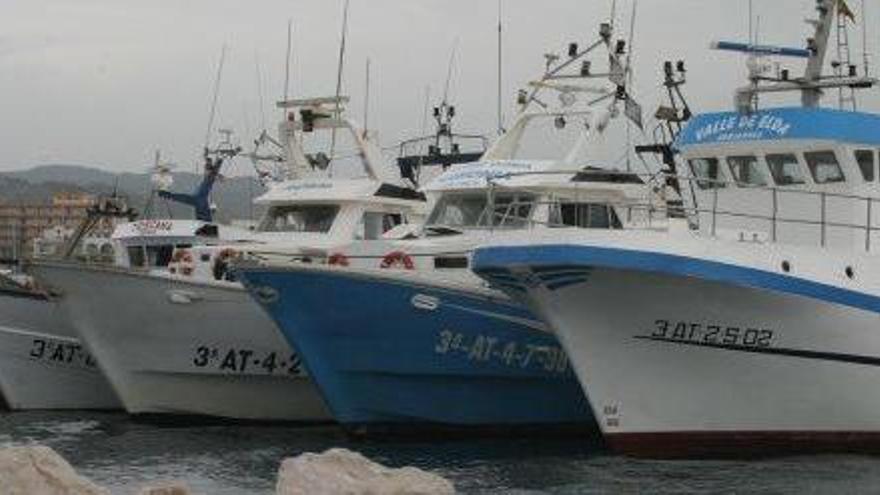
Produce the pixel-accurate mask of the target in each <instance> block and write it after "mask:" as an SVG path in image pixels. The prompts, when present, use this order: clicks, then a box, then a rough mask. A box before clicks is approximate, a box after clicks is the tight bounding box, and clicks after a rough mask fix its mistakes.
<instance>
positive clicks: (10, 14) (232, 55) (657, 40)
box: [0, 0, 880, 171]
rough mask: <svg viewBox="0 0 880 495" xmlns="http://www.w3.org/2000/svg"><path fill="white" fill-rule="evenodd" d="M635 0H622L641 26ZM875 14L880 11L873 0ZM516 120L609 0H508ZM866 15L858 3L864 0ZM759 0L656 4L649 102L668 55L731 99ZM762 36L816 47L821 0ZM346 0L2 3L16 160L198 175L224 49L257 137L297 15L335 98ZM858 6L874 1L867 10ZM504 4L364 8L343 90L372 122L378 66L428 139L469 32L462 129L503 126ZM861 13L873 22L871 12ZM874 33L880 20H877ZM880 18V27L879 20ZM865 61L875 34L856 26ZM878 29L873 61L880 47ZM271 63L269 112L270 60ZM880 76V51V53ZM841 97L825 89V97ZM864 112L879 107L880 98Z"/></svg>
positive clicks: (296, 71)
mask: <svg viewBox="0 0 880 495" xmlns="http://www.w3.org/2000/svg"><path fill="white" fill-rule="evenodd" d="M631 1H632V0H619V1H618V33H619V34H620V35H623V36H626V35H627V34H626V33H625V31H627V30H628V24H629V12H630V9H631ZM868 1H869V4H871V5H869V7H873V6H875V5H876V9H875V11H873V12H869V13H868V14H869V22H871V21H872V20H873V19H878V16H880V5H877V3H878V2H877V1H876V0H868ZM502 2H503V3H502V11H503V17H504V23H505V44H504V49H505V57H504V61H505V71H504V72H505V74H504V77H505V81H504V83H505V84H504V102H505V113H506V114H507V115H509V114H510V113H511V111H512V107H513V105H512V103H513V98H514V94H515V91H516V89H517V88H518V87H520V86H521V85H523V84H524V83H525V82H526V81H527V80H528V79H530V78H534V77H535V76H537V75H538V72H539V69H540V68H541V66H542V63H543V57H542V54H543V53H545V52H547V51H558V52H562V51H563V50H564V47H565V44H566V43H567V42H568V41H580V42H582V43H583V42H586V41H588V40H592V39H594V38H595V32H596V28H597V25H598V23H599V22H600V21H601V20H604V19H605V18H607V16H608V12H609V9H610V7H609V5H610V0H544V1H540V2H539V1H535V0H502ZM850 3H851V4H852V7H853V9H854V10H857V11H859V10H860V9H859V7H860V6H861V1H860V0H850ZM747 5H748V3H747V1H746V0H640V1H639V12H638V20H637V29H636V39H635V46H636V53H635V58H636V68H635V71H636V72H635V78H636V93H637V94H638V97H639V99H640V100H641V102H642V103H643V105H644V106H645V109H646V111H648V112H653V109H654V108H655V107H656V105H657V103H658V102H659V101H660V100H659V98H660V93H659V91H658V89H659V88H658V86H659V82H660V80H659V65H660V63H661V61H662V60H664V59H666V58H684V59H685V60H687V62H688V66H689V70H690V73H689V75H690V82H689V84H688V86H687V88H686V92H687V94H688V95H689V98H690V101H691V103H692V105H693V106H694V107H695V108H696V109H698V110H718V109H727V108H729V107H730V104H731V94H732V90H733V89H734V88H735V87H736V86H737V85H740V84H742V82H743V81H744V75H745V64H744V60H743V59H742V58H740V57H738V56H736V55H730V54H723V53H718V52H712V51H710V50H709V49H708V45H709V42H710V41H711V40H714V39H719V38H734V39H744V38H745V37H746V33H747V29H748V18H747ZM754 5H755V12H756V14H757V15H759V16H760V19H761V21H760V25H761V26H760V36H761V41H762V42H768V43H784V44H789V45H798V46H800V45H802V43H803V39H804V38H805V37H806V35H807V34H808V32H809V28H808V27H807V26H806V25H805V24H804V23H803V22H802V20H803V19H804V18H807V17H811V16H812V15H813V14H812V12H811V9H812V7H813V5H814V1H813V0H754ZM341 10H342V0H338V1H337V0H259V1H243V0H186V1H180V0H152V1H149V2H145V1H130V0H76V1H70V0H2V7H0V109H2V117H0V145H2V148H0V149H2V150H3V151H2V157H0V170H11V169H17V168H24V167H29V166H32V165H37V164H41V163H78V164H84V165H96V166H100V167H103V168H107V169H111V170H116V171H136V170H142V169H144V167H146V165H147V164H148V163H149V162H150V161H151V160H152V153H153V150H154V149H156V148H160V149H161V150H162V151H163V154H164V155H166V156H168V157H169V158H171V159H173V160H175V161H178V162H179V163H181V165H182V166H183V167H185V168H189V167H191V164H192V163H193V161H194V159H195V157H196V156H197V155H198V153H199V149H200V147H201V146H202V144H203V139H204V134H205V128H206V125H207V120H208V109H209V106H210V99H211V87H212V85H213V80H214V73H215V71H216V64H217V59H218V57H219V54H220V47H221V46H222V45H223V44H224V43H227V44H228V46H229V53H228V57H227V64H226V70H225V73H224V76H223V80H222V87H221V91H220V105H219V113H218V119H217V124H218V125H220V126H225V127H232V128H234V129H235V130H236V132H237V134H238V136H239V137H241V138H242V139H246V140H250V139H251V137H252V136H254V135H255V134H256V132H257V131H258V129H259V128H261V126H262V124H261V120H262V114H263V113H265V115H266V124H267V125H268V126H269V127H270V128H272V129H274V125H275V121H276V120H277V118H278V113H277V111H275V110H274V105H273V102H274V101H275V100H276V99H277V98H278V97H279V96H280V94H281V90H282V82H283V60H284V49H285V29H286V22H287V19H288V18H292V19H293V22H294V30H295V33H294V59H295V60H294V65H293V70H292V85H291V86H292V93H293V95H294V96H297V97H303V96H317V95H326V94H331V93H332V92H333V89H334V83H335V66H336V53H337V50H338V36H339V25H340V20H341ZM857 13H858V14H860V11H859V12H857ZM496 16H497V1H496V0H352V2H351V14H350V23H349V25H350V30H349V47H348V52H347V65H346V71H345V92H346V93H348V94H350V95H351V96H352V105H351V110H352V112H353V115H354V116H355V117H356V118H357V119H358V120H360V119H361V118H362V115H361V114H362V110H361V109H362V108H363V103H362V101H363V85H364V82H363V80H364V62H365V59H366V57H370V58H371V60H372V68H373V70H372V73H373V77H372V81H371V86H372V92H371V104H370V108H371V111H370V115H371V117H370V126H371V127H372V128H377V129H378V130H379V131H380V136H381V141H382V142H383V143H384V144H393V143H394V142H396V141H398V140H399V139H402V138H405V137H408V136H412V135H413V134H417V133H418V132H419V127H420V125H421V120H422V118H421V114H422V104H423V94H424V91H425V86H426V85H430V86H431V91H432V94H433V95H434V97H435V99H436V98H439V94H440V93H441V91H442V86H443V82H444V79H445V73H446V67H447V63H448V59H449V55H450V51H451V49H452V46H453V44H454V43H455V40H456V39H458V46H459V51H458V61H457V63H456V65H455V70H454V77H453V81H452V87H451V95H452V98H453V99H454V101H455V103H456V104H457V106H458V107H459V109H460V116H459V118H458V124H459V126H460V128H461V129H462V130H471V131H478V132H491V131H492V130H493V129H494V126H495V94H496V89H495V88H496V83H495V70H496V69H495V64H496V61H495V50H496V45H495V30H496ZM860 17H861V16H860ZM869 25H870V24H869ZM874 25H876V22H874ZM852 36H853V46H854V55H856V56H857V57H858V59H859V60H861V34H860V31H858V30H854V31H853V33H852ZM878 40H880V32H878V31H876V30H875V31H874V32H873V33H871V40H870V48H869V51H870V52H871V53H880V49H878V48H880V47H878ZM257 58H259V60H260V64H261V66H262V79H263V93H264V96H265V98H264V100H265V105H264V108H263V110H262V111H261V108H260V101H259V98H258V94H259V92H258V86H257V71H256V63H255V60H256V59H257ZM876 62H877V64H878V70H880V58H878V60H876ZM833 103H834V99H833V98H832V97H831V95H830V96H829V97H827V99H826V104H828V105H831V104H833ZM861 106H862V108H863V109H866V110H869V111H876V110H878V106H880V97H878V93H877V91H874V92H872V93H871V94H869V95H866V96H865V97H863V98H862V105H861Z"/></svg>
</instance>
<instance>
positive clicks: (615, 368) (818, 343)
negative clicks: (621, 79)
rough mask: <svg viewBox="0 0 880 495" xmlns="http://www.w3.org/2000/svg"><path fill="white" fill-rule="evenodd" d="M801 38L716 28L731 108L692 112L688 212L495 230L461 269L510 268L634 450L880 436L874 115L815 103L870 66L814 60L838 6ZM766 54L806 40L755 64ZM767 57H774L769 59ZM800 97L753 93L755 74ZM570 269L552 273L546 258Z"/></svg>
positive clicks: (763, 451)
mask: <svg viewBox="0 0 880 495" xmlns="http://www.w3.org/2000/svg"><path fill="white" fill-rule="evenodd" d="M848 12H850V11H848V9H847V10H844V7H843V6H842V5H841V4H839V3H838V2H837V1H831V0H820V1H819V2H818V19H817V20H815V21H812V24H813V25H814V28H815V33H814V34H813V36H812V37H811V39H810V41H809V43H808V47H807V48H805V49H800V48H787V47H767V46H759V45H755V44H753V43H748V44H736V43H719V44H717V45H716V46H717V47H718V48H721V49H732V50H736V51H743V52H746V53H747V54H748V55H749V67H750V70H751V74H750V76H751V77H750V79H751V80H750V83H749V85H748V86H746V87H744V88H741V89H739V90H738V91H737V98H736V101H737V107H738V108H737V111H734V112H721V113H710V114H703V115H698V116H696V117H695V118H694V119H693V120H692V121H691V122H690V123H689V124H688V126H687V127H686V128H685V129H684V131H683V132H682V133H681V134H680V135H679V136H678V138H677V141H676V143H675V147H676V148H677V149H678V150H679V151H680V156H681V159H682V162H683V163H685V164H687V166H688V168H689V169H690V174H689V175H688V176H686V177H681V178H680V180H681V181H684V183H686V184H688V186H687V187H686V188H685V189H689V190H690V191H691V194H690V195H689V197H690V198H691V202H692V204H691V205H689V206H688V208H687V209H688V212H689V214H690V216H691V221H692V222H693V223H694V224H695V226H696V230H693V231H686V232H681V231H678V232H656V231H645V232H638V231H627V230H620V231H613V232H611V231H608V232H604V233H600V235H595V236H585V235H581V234H578V233H576V232H561V233H558V234H556V235H553V236H550V235H544V234H541V235H538V236H534V237H532V238H530V239H525V238H520V239H506V240H505V241H504V242H501V243H499V244H498V245H496V246H491V247H486V248H485V249H480V250H478V252H477V253H476V255H475V260H474V270H475V271H476V272H477V273H478V274H480V275H481V276H483V277H484V278H485V279H486V280H488V281H490V282H492V283H495V284H505V286H510V285H512V286H513V287H515V288H516V289H517V290H518V291H519V293H520V294H522V297H524V298H525V299H526V300H527V301H528V302H529V304H530V306H531V307H532V308H534V309H535V311H536V312H537V313H538V314H540V315H541V317H542V319H543V321H545V322H546V323H547V324H548V325H550V326H551V327H552V328H553V330H554V331H555V332H556V333H557V334H558V335H559V338H560V340H561V342H562V344H563V346H564V348H565V350H566V352H567V354H568V356H569V358H570V359H571V361H572V364H573V366H574V368H575V370H576V372H577V374H578V377H579V379H580V381H581V384H582V385H583V387H584V389H585V390H586V391H587V392H588V393H589V396H590V399H591V404H592V406H593V411H594V413H595V415H596V417H597V420H598V422H599V425H600V427H601V428H602V431H603V433H604V435H605V437H606V439H607V441H608V443H609V445H610V446H611V447H612V448H613V449H614V450H616V451H618V452H621V453H625V454H631V455H635V456H645V457H678V456H681V457H705V456H724V455H767V454H773V453H779V452H786V453H789V452H794V453H809V452H817V451H819V452H835V451H836V452H856V451H868V450H877V448H878V447H880V421H878V416H877V411H878V410H880V393H878V390H877V383H880V338H878V337H877V333H876V331H877V321H878V320H877V317H878V312H880V286H878V284H877V281H878V280H880V279H878V275H880V263H878V258H877V254H876V252H877V251H876V249H877V248H876V246H877V242H878V236H877V232H876V231H877V227H878V222H877V218H876V217H877V214H876V213H877V212H876V203H877V201H878V199H880V188H878V184H877V180H878V171H877V164H878V156H877V150H878V147H880V116H878V115H875V114H869V113H862V112H857V111H854V110H853V109H852V107H850V108H849V109H846V110H833V109H824V108H820V107H819V102H820V98H821V93H822V90H833V91H835V92H836V91H841V94H843V95H844V96H845V97H846V98H842V99H841V100H842V102H844V103H846V104H847V105H848V104H849V103H851V102H852V100H849V102H847V100H848V98H849V97H851V95H849V94H848V92H849V91H852V89H853V88H869V87H872V86H873V85H875V84H876V80H874V79H872V78H870V77H867V76H864V75H861V76H860V75H858V74H857V69H856V68H855V67H854V66H845V67H843V70H842V71H840V72H839V73H838V74H835V75H833V76H831V75H824V76H823V75H822V67H823V66H824V57H825V52H826V46H827V44H828V39H829V33H830V32H831V27H832V25H833V23H834V20H835V19H837V21H838V26H840V23H841V21H843V22H846V18H849V17H850V14H851V13H850V14H848ZM765 56H773V57H776V56H793V57H800V58H803V59H805V60H806V66H807V68H806V71H805V73H804V75H803V76H802V77H798V78H793V77H790V75H789V72H788V70H780V71H779V73H778V74H767V73H766V71H764V69H762V68H761V67H768V66H769V67H773V66H772V65H771V64H767V63H766V60H764V59H763V57H765ZM771 70H772V69H771ZM792 90H794V91H798V92H800V94H801V99H802V101H801V105H800V106H796V107H781V108H766V109H762V108H760V107H759V106H758V105H757V103H758V102H759V99H758V97H759V96H761V95H763V94H764V93H766V92H780V91H792ZM559 272H564V273H567V274H569V278H568V279H567V280H566V281H565V283H551V282H550V281H548V280H546V277H545V275H546V274H547V273H559Z"/></svg>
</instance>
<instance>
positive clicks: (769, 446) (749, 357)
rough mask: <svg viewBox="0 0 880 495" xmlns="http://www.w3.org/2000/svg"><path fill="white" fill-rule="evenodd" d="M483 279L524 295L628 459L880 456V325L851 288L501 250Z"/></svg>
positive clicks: (649, 257)
mask: <svg viewBox="0 0 880 495" xmlns="http://www.w3.org/2000/svg"><path fill="white" fill-rule="evenodd" d="M499 255H500V257H499ZM500 258H505V260H504V261H503V262H500V263H499V262H497V260H498V259H500ZM477 265H478V268H477V270H478V271H479V272H480V273H481V274H483V275H484V276H486V278H488V279H490V280H492V279H493V276H497V274H498V273H502V274H506V277H507V278H505V279H506V280H509V279H510V277H515V278H518V279H519V280H520V281H521V288H522V289H523V290H525V291H526V293H527V298H528V300H529V301H530V303H531V305H532V306H533V307H534V308H535V310H536V311H537V312H538V313H539V314H540V315H541V316H542V318H543V319H544V320H545V321H547V322H548V324H549V325H550V326H551V327H552V328H553V329H554V330H555V331H556V332H557V333H558V335H559V337H560V340H561V342H562V343H563V346H564V347H565V349H566V352H567V353H568V355H569V356H570V358H571V360H572V363H573V366H574V367H575V370H576V372H577V374H578V377H579V379H580V381H581V383H582V384H583V386H584V388H585V389H586V390H587V391H589V395H590V398H591V403H592V405H593V408H594V413H595V414H596V417H597V420H598V422H599V425H600V427H601V428H602V431H603V433H604V435H605V438H606V441H607V442H608V444H609V446H610V447H611V448H612V449H614V450H616V451H618V452H620V453H624V454H630V455H635V456H644V457H706V456H740V455H749V456H751V455H769V454H778V453H812V452H852V451H880V416H878V415H877V411H878V410H880V389H878V383H880V336H878V334H877V330H878V313H877V312H876V310H874V309H871V308H870V305H865V304H861V305H860V306H859V307H857V306H853V305H851V304H846V303H841V301H840V300H839V299H840V297H841V295H842V294H845V293H844V292H841V291H840V289H839V288H835V287H829V286H824V287H823V286H822V285H820V284H815V283H812V282H808V281H804V280H801V279H796V278H795V277H790V276H788V275H785V274H780V273H772V272H768V271H766V270H763V269H760V270H758V269H753V268H747V267H742V266H733V265H729V264H724V263H717V262H707V261H705V260H701V259H699V258H696V257H677V256H668V255H661V254H657V253H645V252H640V251H630V250H626V249H612V248H598V247H584V246H556V247H551V248H542V247H531V248H494V249H489V250H486V251H483V252H481V253H478V255H477ZM503 267H507V268H506V269H504V268H503ZM554 273H555V274H556V275H554V276H548V274H554ZM561 273H564V274H565V275H564V276H560V275H559V274H561ZM504 277H505V276H504V275H502V278H504ZM554 277H555V278H554ZM829 294H830V295H829ZM832 296H833V297H832ZM850 296H851V297H854V298H859V297H860V296H859V295H858V293H855V292H853V293H851V294H850ZM861 296H864V294H862V295H861ZM829 298H830V299H833V300H829ZM853 300H855V299H853ZM860 301H861V302H864V301H865V299H864V297H862V298H861V299H860Z"/></svg>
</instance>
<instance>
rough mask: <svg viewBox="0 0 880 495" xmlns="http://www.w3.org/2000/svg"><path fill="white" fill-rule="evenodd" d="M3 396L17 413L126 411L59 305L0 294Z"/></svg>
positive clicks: (0, 391)
mask: <svg viewBox="0 0 880 495" xmlns="http://www.w3.org/2000/svg"><path fill="white" fill-rule="evenodd" d="M0 393H2V395H3V399H4V402H5V403H6V405H7V406H8V407H9V408H10V409H13V410H24V409H116V408H119V407H121V405H120V403H119V400H118V399H117V398H116V395H115V394H114V393H113V390H112V388H111V387H110V384H109V383H108V382H107V380H106V379H105V378H104V376H103V374H102V373H101V372H100V370H99V369H98V367H97V366H96V365H95V361H94V359H93V358H92V357H91V356H90V355H89V353H88V352H86V351H85V349H84V348H83V347H82V346H81V345H80V342H79V340H78V339H77V338H76V337H75V336H74V330H73V328H72V327H71V326H70V325H69V324H68V322H67V320H66V318H64V317H63V315H62V314H61V308H60V307H59V305H58V304H57V303H56V302H54V301H48V300H46V299H42V298H38V297H31V296H28V295H22V294H5V293H0Z"/></svg>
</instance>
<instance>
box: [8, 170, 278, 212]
mask: <svg viewBox="0 0 880 495" xmlns="http://www.w3.org/2000/svg"><path fill="white" fill-rule="evenodd" d="M150 175H151V174H149V173H140V174H134V173H121V174H116V173H113V172H109V171H107V170H103V169H101V168H97V167H87V166H82V165H60V164H53V165H40V166H36V167H33V168H30V169H25V170H16V171H12V172H5V173H0V202H6V203H16V202H25V203H45V202H48V201H50V200H51V198H52V195H53V194H55V193H58V192H67V191H69V192H88V193H92V194H111V193H112V192H113V191H114V190H116V191H118V193H119V194H120V195H122V196H125V197H126V198H128V201H129V204H130V205H131V206H133V207H134V208H136V209H137V210H138V211H139V212H144V210H145V208H146V206H147V203H148V202H149V198H150V191H151V190H152V183H151V181H150ZM173 177H174V185H173V186H172V187H171V189H172V190H174V191H181V192H188V191H191V190H193V189H194V188H195V186H196V184H198V182H199V181H200V180H201V176H200V175H197V174H194V173H190V172H175V173H174V174H173ZM263 191H264V189H263V187H262V186H261V185H260V184H259V183H258V182H257V181H256V179H254V178H253V177H230V178H224V179H223V180H221V181H219V182H218V183H217V184H216V186H215V187H214V195H213V200H214V202H215V203H216V204H217V219H218V220H219V221H229V220H232V219H246V218H251V217H252V215H253V216H254V217H258V216H259V214H261V211H260V210H259V209H258V208H256V207H253V206H252V204H251V201H252V199H253V198H255V197H257V196H258V195H260V194H262V192H263ZM169 208H170V211H171V214H172V215H173V216H174V217H175V218H190V217H192V211H191V209H190V208H188V207H185V206H180V205H176V204H166V202H165V201H164V200H160V199H158V198H156V199H155V200H154V201H153V203H152V206H151V210H152V213H153V214H158V215H162V216H166V215H168V212H169Z"/></svg>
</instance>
